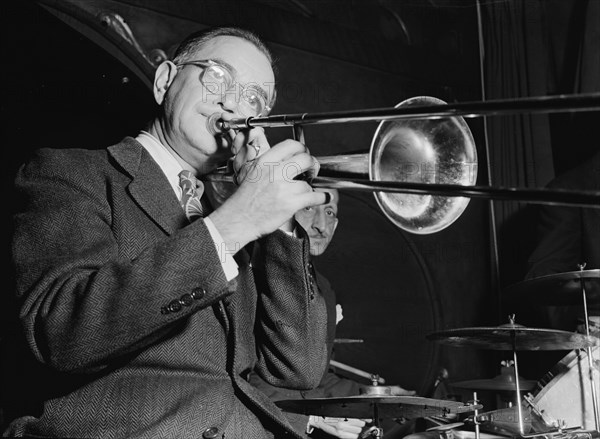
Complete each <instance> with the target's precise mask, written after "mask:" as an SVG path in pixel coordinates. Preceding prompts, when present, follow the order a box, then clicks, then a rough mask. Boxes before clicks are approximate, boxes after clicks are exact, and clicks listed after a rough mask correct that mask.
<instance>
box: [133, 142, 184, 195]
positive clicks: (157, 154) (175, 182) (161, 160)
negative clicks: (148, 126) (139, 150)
mask: <svg viewBox="0 0 600 439" xmlns="http://www.w3.org/2000/svg"><path fill="white" fill-rule="evenodd" d="M135 139H136V140H137V141H138V142H140V143H141V144H142V146H143V147H144V149H145V150H146V151H148V153H149V154H150V156H151V157H152V158H153V159H154V161H155V162H156V163H157V164H158V166H160V169H161V170H162V171H163V173H164V174H165V175H166V177H167V179H168V180H169V183H170V184H171V187H172V188H173V190H174V191H175V194H176V195H177V196H178V197H181V188H180V186H179V173H180V172H181V171H182V170H183V167H182V166H181V165H180V164H179V162H178V161H177V160H176V159H175V157H173V154H171V153H170V152H169V150H168V149H167V148H166V147H165V146H164V145H163V144H162V143H160V141H159V140H158V139H157V138H156V137H154V136H153V135H152V134H150V133H149V132H147V131H141V132H140V133H139V134H138V136H137V137H136V138H135Z"/></svg>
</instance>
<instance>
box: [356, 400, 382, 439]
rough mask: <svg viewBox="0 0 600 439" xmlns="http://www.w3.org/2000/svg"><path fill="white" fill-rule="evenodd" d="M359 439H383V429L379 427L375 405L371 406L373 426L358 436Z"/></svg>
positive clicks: (377, 410)
mask: <svg viewBox="0 0 600 439" xmlns="http://www.w3.org/2000/svg"><path fill="white" fill-rule="evenodd" d="M360 437H361V439H365V438H368V437H372V438H382V437H383V428H381V427H380V426H379V406H378V405H377V403H374V404H373V425H372V426H371V427H370V428H369V429H367V430H366V431H364V432H363V433H362V434H361V435H360Z"/></svg>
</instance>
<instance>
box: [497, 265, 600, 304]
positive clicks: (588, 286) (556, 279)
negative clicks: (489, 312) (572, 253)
mask: <svg viewBox="0 0 600 439" xmlns="http://www.w3.org/2000/svg"><path fill="white" fill-rule="evenodd" d="M582 280H583V285H584V287H585V292H586V300H587V303H588V304H591V303H598V302H600V269H594V270H583V271H569V272H566V273H556V274H549V275H546V276H539V277H535V278H532V279H528V280H525V281H522V282H518V283H516V284H513V285H510V286H508V287H507V288H505V289H504V291H503V293H502V298H503V300H505V301H508V302H515V301H517V302H518V301H522V300H523V299H527V300H529V301H532V302H534V303H540V304H544V305H581V304H583V295H582V292H581V281H582Z"/></svg>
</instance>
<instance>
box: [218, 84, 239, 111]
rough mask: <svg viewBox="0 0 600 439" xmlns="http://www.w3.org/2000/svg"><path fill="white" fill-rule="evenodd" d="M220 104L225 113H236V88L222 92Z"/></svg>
mask: <svg viewBox="0 0 600 439" xmlns="http://www.w3.org/2000/svg"><path fill="white" fill-rule="evenodd" d="M219 103H220V105H221V107H222V108H223V109H224V110H225V111H227V112H229V113H235V111H236V110H237V107H238V99H237V96H236V92H235V87H232V88H230V89H229V90H223V91H222V92H221V101H220V102H219Z"/></svg>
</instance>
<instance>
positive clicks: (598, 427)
mask: <svg viewBox="0 0 600 439" xmlns="http://www.w3.org/2000/svg"><path fill="white" fill-rule="evenodd" d="M585 266H586V263H585V262H584V263H583V264H578V265H577V267H578V268H579V271H583V269H584V268H585ZM579 282H580V284H581V295H582V297H583V319H584V321H585V335H587V336H588V337H589V336H590V321H589V317H588V310H587V295H586V292H585V282H584V281H583V277H580V278H579ZM586 350H587V358H588V366H589V370H590V371H589V377H590V385H591V386H592V406H593V408H594V423H595V425H596V431H600V416H599V415H598V396H597V395H596V384H595V383H594V364H593V361H592V348H591V346H588V347H587V349H586Z"/></svg>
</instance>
